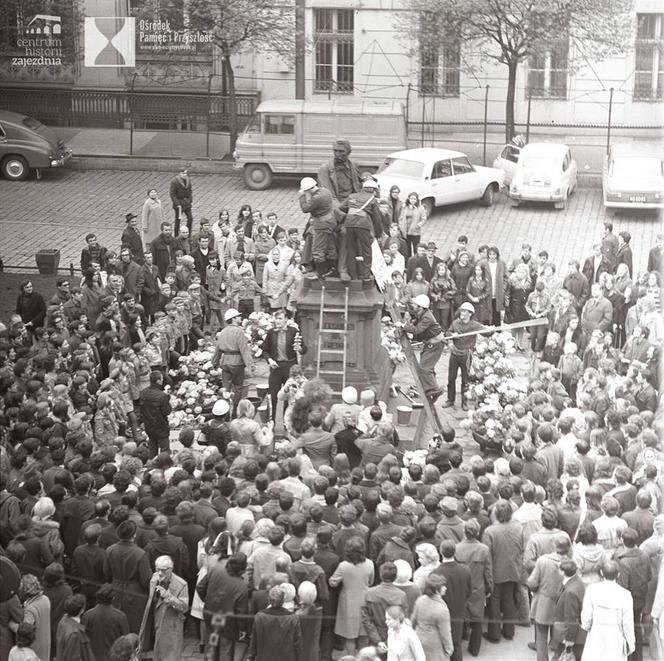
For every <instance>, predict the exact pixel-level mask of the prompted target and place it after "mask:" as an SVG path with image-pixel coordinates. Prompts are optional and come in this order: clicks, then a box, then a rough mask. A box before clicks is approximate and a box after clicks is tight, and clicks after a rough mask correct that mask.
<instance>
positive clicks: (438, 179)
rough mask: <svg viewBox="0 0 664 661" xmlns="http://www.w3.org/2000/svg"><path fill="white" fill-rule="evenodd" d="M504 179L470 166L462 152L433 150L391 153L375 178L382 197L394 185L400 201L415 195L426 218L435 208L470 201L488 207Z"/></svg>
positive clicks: (499, 174)
mask: <svg viewBox="0 0 664 661" xmlns="http://www.w3.org/2000/svg"><path fill="white" fill-rule="evenodd" d="M504 178H505V173H504V172H503V171H502V170H497V169H495V168H487V167H482V166H480V165H473V164H472V163H471V162H470V161H469V160H468V157H467V156H466V155H465V154H464V153H462V152H459V151H452V150H450V149H437V148H435V147H423V148H421V149H406V150H404V151H397V152H393V153H392V154H390V155H389V156H388V157H387V158H386V159H385V163H384V164H383V165H382V166H381V167H380V169H379V170H378V174H377V175H376V179H377V180H378V184H379V186H380V190H381V195H383V196H387V194H388V192H389V190H390V188H391V187H392V186H394V185H397V186H398V187H399V188H400V189H401V198H402V199H403V200H405V199H406V198H407V197H408V195H409V194H410V193H417V194H418V195H419V197H420V200H421V202H422V205H423V206H424V207H425V208H426V210H427V213H428V214H431V212H432V211H433V209H434V207H437V206H443V205H446V204H456V203H457V202H467V201H469V200H481V202H482V204H484V205H485V206H491V205H492V204H493V200H494V197H495V195H496V193H498V191H499V190H500V187H501V186H502V185H503V181H504Z"/></svg>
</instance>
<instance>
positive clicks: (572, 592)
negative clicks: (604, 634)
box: [551, 574, 586, 647]
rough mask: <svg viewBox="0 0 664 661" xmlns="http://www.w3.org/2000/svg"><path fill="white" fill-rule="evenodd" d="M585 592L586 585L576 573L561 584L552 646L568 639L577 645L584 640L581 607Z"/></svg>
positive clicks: (584, 633)
mask: <svg viewBox="0 0 664 661" xmlns="http://www.w3.org/2000/svg"><path fill="white" fill-rule="evenodd" d="M585 592H586V586H585V585H584V583H583V581H582V580H581V577H580V576H579V575H578V574H576V575H575V576H572V577H571V578H570V579H569V580H568V581H567V583H565V584H564V585H563V588H562V591H561V593H560V595H559V596H558V600H557V601H556V611H555V613H554V620H555V623H554V625H553V636H552V644H551V646H552V647H553V646H554V645H556V644H559V643H562V642H563V640H569V641H572V642H574V643H576V644H578V645H582V644H583V643H584V642H585V640H586V632H585V631H584V630H583V629H582V628H581V608H582V606H583V596H584V594H585Z"/></svg>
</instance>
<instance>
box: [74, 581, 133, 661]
mask: <svg viewBox="0 0 664 661" xmlns="http://www.w3.org/2000/svg"><path fill="white" fill-rule="evenodd" d="M113 596H114V594H113V588H112V587H111V585H110V584H108V583H104V584H103V585H101V586H100V587H99V590H97V599H96V600H97V605H96V606H94V607H93V608H90V609H89V610H87V611H85V613H83V615H82V616H81V624H82V625H83V626H84V627H85V632H86V633H87V634H88V637H89V638H90V644H91V647H92V652H93V654H94V660H95V661H110V656H109V652H110V650H111V647H112V646H113V643H114V642H115V641H116V640H117V639H118V638H119V637H120V636H124V635H126V634H128V633H129V622H128V620H127V616H126V615H125V614H124V613H123V612H122V611H121V610H118V609H117V608H115V607H113V606H112V605H111V602H112V601H113Z"/></svg>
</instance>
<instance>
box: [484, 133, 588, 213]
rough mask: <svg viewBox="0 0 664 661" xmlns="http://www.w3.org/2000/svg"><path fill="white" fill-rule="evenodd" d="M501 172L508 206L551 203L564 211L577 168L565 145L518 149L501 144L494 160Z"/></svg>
mask: <svg viewBox="0 0 664 661" xmlns="http://www.w3.org/2000/svg"><path fill="white" fill-rule="evenodd" d="M494 166H497V167H500V168H502V169H504V170H505V171H506V172H507V173H508V174H507V178H508V180H509V181H510V187H509V195H510V198H511V199H512V205H513V206H516V207H518V206H519V203H520V202H522V201H525V200H528V201H532V202H553V203H554V206H555V208H556V209H564V208H565V207H566V206H567V199H568V198H569V196H570V195H572V193H574V191H575V190H576V187H577V166H576V161H575V160H574V159H573V158H572V152H571V150H570V148H569V147H568V146H567V145H562V144H558V143H553V142H531V143H529V144H527V145H525V146H524V147H522V148H521V149H519V147H515V146H514V145H505V147H504V148H503V150H502V151H501V153H500V155H499V156H498V157H497V158H496V160H495V161H494Z"/></svg>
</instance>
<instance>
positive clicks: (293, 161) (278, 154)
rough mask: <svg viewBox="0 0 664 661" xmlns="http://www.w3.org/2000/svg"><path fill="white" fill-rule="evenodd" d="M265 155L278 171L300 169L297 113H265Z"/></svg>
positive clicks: (295, 170) (267, 160) (266, 159)
mask: <svg viewBox="0 0 664 661" xmlns="http://www.w3.org/2000/svg"><path fill="white" fill-rule="evenodd" d="M262 119H263V157H264V160H265V162H267V163H270V164H271V165H272V169H273V170H274V171H276V172H297V171H298V167H297V166H298V160H299V159H298V151H297V150H298V147H297V144H296V143H297V140H296V135H295V115H294V114H291V113H265V114H264V115H263V118H262Z"/></svg>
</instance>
